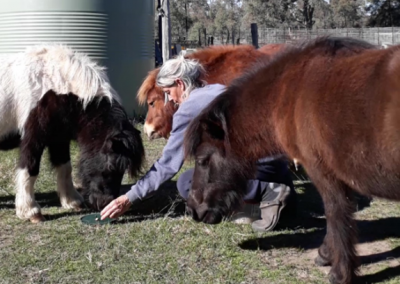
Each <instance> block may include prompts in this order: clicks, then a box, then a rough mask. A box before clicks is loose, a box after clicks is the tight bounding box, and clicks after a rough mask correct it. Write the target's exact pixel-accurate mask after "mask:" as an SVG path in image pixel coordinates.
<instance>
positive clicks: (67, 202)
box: [48, 139, 84, 210]
mask: <svg viewBox="0 0 400 284" xmlns="http://www.w3.org/2000/svg"><path fill="white" fill-rule="evenodd" d="M69 146H70V141H69V140H68V139H66V140H63V141H59V142H52V143H49V145H48V149H49V154H50V162H51V164H52V165H53V166H54V167H55V170H56V172H57V193H58V196H59V197H60V203H61V205H62V207H64V208H68V209H75V210H79V209H81V208H82V205H83V203H84V201H83V198H82V196H81V195H80V194H79V193H78V192H77V191H76V189H75V187H74V185H73V183H72V167H71V158H70V148H69Z"/></svg>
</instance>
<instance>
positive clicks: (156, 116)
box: [137, 44, 283, 139]
mask: <svg viewBox="0 0 400 284" xmlns="http://www.w3.org/2000/svg"><path fill="white" fill-rule="evenodd" d="M282 46H283V44H271V45H266V46H263V47H261V48H260V49H258V50H257V49H255V48H254V47H253V46H252V45H236V46H235V45H223V46H212V47H208V48H204V49H201V50H199V51H197V52H194V53H191V54H189V55H187V56H186V58H192V59H197V60H199V62H200V63H201V64H202V65H203V67H204V68H205V70H206V72H207V75H206V77H205V78H202V79H203V80H204V81H206V82H207V83H208V84H214V83H220V84H229V83H230V82H231V81H232V80H233V79H235V78H236V77H238V76H239V75H241V74H242V73H243V71H244V70H246V69H247V68H249V67H250V66H251V65H252V64H253V63H255V62H256V60H258V59H259V58H261V57H265V58H269V56H270V55H272V54H274V53H276V52H277V51H278V50H279V49H280V47H282ZM159 70H160V69H159V68H157V69H155V70H152V71H150V72H149V74H148V76H147V77H146V79H145V80H144V82H143V84H142V86H141V87H140V89H139V91H138V94H137V98H138V101H139V102H140V103H141V104H146V103H147V106H148V112H147V117H146V122H145V125H144V132H145V133H146V134H147V136H148V137H149V138H150V139H156V138H161V137H163V138H168V136H169V134H170V132H171V129H172V116H173V115H174V113H175V112H176V111H177V109H178V108H177V106H176V105H174V104H173V103H172V102H168V103H167V104H165V98H164V93H163V92H162V90H161V88H159V87H157V86H156V77H157V75H158V72H159Z"/></svg>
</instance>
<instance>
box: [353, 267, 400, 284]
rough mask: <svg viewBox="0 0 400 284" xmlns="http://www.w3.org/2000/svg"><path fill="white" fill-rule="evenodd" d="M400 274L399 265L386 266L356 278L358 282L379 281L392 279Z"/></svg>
mask: <svg viewBox="0 0 400 284" xmlns="http://www.w3.org/2000/svg"><path fill="white" fill-rule="evenodd" d="M397 276H400V265H398V266H395V267H388V268H385V269H384V270H381V271H379V272H377V273H374V274H369V275H363V276H360V277H359V278H358V279H359V281H360V283H368V284H372V283H381V282H382V281H385V280H389V279H393V278H395V277H397Z"/></svg>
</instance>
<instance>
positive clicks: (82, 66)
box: [26, 45, 120, 107]
mask: <svg viewBox="0 0 400 284" xmlns="http://www.w3.org/2000/svg"><path fill="white" fill-rule="evenodd" d="M26 54H27V55H28V57H29V59H30V60H34V61H36V62H37V65H36V68H39V69H41V70H35V71H39V74H41V75H42V77H41V80H42V82H41V84H42V86H41V87H42V88H41V89H42V92H43V93H42V95H41V96H43V95H44V94H45V93H46V92H47V91H48V90H49V89H52V90H54V91H55V92H56V93H58V94H68V93H73V94H74V95H76V96H78V97H79V98H80V99H81V100H82V103H83V106H84V107H86V106H87V104H88V103H89V102H91V101H92V100H93V99H94V98H96V97H104V98H107V99H108V100H109V101H110V102H112V100H113V99H115V100H117V101H118V102H120V98H119V96H118V94H117V92H116V91H115V90H114V89H113V88H112V86H111V83H110V80H109V78H108V76H107V73H106V68H105V67H103V66H100V65H99V64H98V63H97V62H95V61H94V60H92V59H91V58H90V57H89V56H88V55H87V54H85V53H81V52H77V51H74V50H72V49H71V48H69V47H66V46H63V45H43V46H34V47H31V48H28V49H27V52H26ZM35 73H37V72H35Z"/></svg>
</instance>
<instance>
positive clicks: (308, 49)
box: [184, 36, 378, 158]
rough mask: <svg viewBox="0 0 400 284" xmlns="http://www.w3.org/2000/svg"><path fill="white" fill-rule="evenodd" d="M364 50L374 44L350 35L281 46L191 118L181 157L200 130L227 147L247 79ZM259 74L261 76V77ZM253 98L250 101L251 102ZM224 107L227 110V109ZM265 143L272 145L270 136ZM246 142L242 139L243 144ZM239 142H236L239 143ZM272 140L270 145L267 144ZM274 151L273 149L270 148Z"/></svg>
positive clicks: (273, 77) (195, 143)
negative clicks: (308, 59)
mask: <svg viewBox="0 0 400 284" xmlns="http://www.w3.org/2000/svg"><path fill="white" fill-rule="evenodd" d="M367 49H378V47H377V46H376V45H372V44H369V43H367V42H365V41H362V40H358V39H352V38H338V37H329V36H327V37H320V38H317V39H315V40H312V41H301V42H298V43H297V44H292V45H287V46H285V47H284V48H282V49H281V50H280V51H279V52H278V53H277V54H276V55H275V56H273V57H272V58H271V59H270V60H259V61H257V62H256V63H255V64H254V65H253V66H251V67H250V68H249V69H247V70H246V71H244V73H243V74H242V75H241V76H240V77H238V78H236V79H234V80H233V81H232V82H231V84H230V85H229V86H228V87H227V89H226V90H225V91H224V92H223V93H222V94H220V95H219V96H218V97H216V98H215V99H214V100H213V101H212V102H211V103H210V104H209V105H208V106H207V107H206V108H205V109H204V110H203V111H202V112H201V113H200V114H199V115H198V116H197V117H196V118H195V119H193V120H192V122H191V123H190V125H189V126H188V129H187V131H186V133H185V138H184V149H185V150H184V151H185V158H189V157H193V156H194V154H195V151H196V149H197V147H198V146H199V145H200V144H201V142H202V141H201V140H202V139H203V133H204V132H205V133H206V134H208V135H209V136H210V137H212V138H218V139H220V140H223V142H224V144H225V149H229V148H230V146H231V145H230V142H229V137H228V135H233V134H234V132H235V129H229V132H228V126H229V122H230V119H231V118H232V117H230V116H232V111H231V110H232V107H236V106H238V105H241V107H242V108H243V107H244V106H243V105H242V103H243V102H241V103H240V102H239V97H240V96H241V94H242V93H246V94H247V93H248V92H246V86H247V87H249V86H250V87H251V85H252V84H251V82H252V81H256V80H258V81H259V80H261V79H262V80H263V81H264V82H265V84H267V85H268V84H269V82H273V81H274V80H276V78H277V77H279V75H280V74H281V73H282V72H283V70H284V69H285V67H286V65H287V64H288V63H290V62H295V61H296V60H298V59H301V58H303V59H304V57H308V56H310V55H311V56H313V55H322V56H329V57H335V56H340V57H346V56H354V55H355V54H358V53H360V52H362V51H365V50H367ZM261 77H262V78H261ZM254 100H257V99H256V98H253V100H251V101H252V102H253V103H254ZM228 108H230V111H229V112H228V111H227V110H228ZM240 139H249V137H240V138H236V140H237V141H236V142H239V140H240ZM270 139H271V141H268V143H269V144H270V145H271V146H275V145H274V141H272V140H273V137H270ZM247 142H248V141H246V143H247ZM239 143H240V142H239ZM271 143H272V144H271ZM272 150H273V151H277V149H272Z"/></svg>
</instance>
